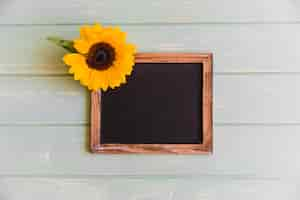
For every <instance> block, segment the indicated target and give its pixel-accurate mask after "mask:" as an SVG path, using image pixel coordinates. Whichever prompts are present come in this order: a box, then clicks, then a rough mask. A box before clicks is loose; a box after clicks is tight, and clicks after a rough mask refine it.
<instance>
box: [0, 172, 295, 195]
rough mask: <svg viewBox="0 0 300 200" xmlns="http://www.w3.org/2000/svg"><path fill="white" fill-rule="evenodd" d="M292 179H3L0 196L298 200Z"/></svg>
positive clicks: (0, 180)
mask: <svg viewBox="0 0 300 200" xmlns="http://www.w3.org/2000/svg"><path fill="white" fill-rule="evenodd" d="M298 186H299V185H298V183H297V182H296V181H293V180H288V181H280V180H263V179H262V180H261V179H258V180H249V179H241V178H240V179H232V178H226V177H219V178H214V177H213V178H210V177H202V178H200V179H198V180H195V179H190V178H175V179H174V178H168V179H157V178H156V179H155V178H153V179H124V178H104V179H100V180H97V179H89V178H63V179H59V178H29V179H28V178H27V179H26V178H25V179H24V178H4V179H3V178H2V179H0V197H1V199H4V200H19V199H44V200H52V199H57V200H64V199H73V200H82V199H101V200H119V199H124V200H132V199H136V200H144V199H156V200H182V199H189V200H199V199H209V200H218V199H222V200H232V199H243V200H253V199H273V200H281V199H289V200H297V199H298V194H297V191H298V189H299V188H298Z"/></svg>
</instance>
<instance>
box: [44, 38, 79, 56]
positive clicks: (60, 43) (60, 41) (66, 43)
mask: <svg viewBox="0 0 300 200" xmlns="http://www.w3.org/2000/svg"><path fill="white" fill-rule="evenodd" d="M47 40H48V41H50V42H53V43H54V44H56V45H58V46H60V47H62V48H64V49H66V50H67V51H69V52H71V53H76V52H77V51H76V49H75V48H74V46H73V44H74V43H73V41H72V40H64V39H62V38H60V37H47Z"/></svg>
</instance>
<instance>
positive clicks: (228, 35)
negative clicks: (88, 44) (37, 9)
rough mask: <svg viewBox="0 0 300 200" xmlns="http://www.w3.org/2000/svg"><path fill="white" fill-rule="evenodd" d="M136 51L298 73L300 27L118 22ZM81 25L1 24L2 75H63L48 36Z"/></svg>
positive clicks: (236, 68) (228, 68)
mask: <svg viewBox="0 0 300 200" xmlns="http://www.w3.org/2000/svg"><path fill="white" fill-rule="evenodd" d="M122 28H123V29H124V30H125V31H127V32H128V37H129V38H128V40H129V41H131V42H133V43H135V44H136V45H137V46H138V51H140V52H149V51H154V52H167V51H171V52H213V53H214V71H215V72H221V73H224V72H225V73H227V72H229V73H248V72H249V73H253V72H254V73H255V72H275V73H277V72H300V70H299V69H300V68H299V65H300V56H299V55H298V52H300V37H299V35H300V26H299V25H295V24H281V25H274V24H272V25H249V24H244V25H237V24H236V25H224V24H205V25H178V26H163V25H161V26H156V25H153V26H146V25H141V26H140V25H138V26H126V25H124V26H122ZM78 29H79V26H20V27H15V26H12V27H10V26H9V27H5V26H2V27H1V26H0V44H1V45H0V75H1V74H42V75H45V74H66V72H67V68H66V67H64V65H63V63H62V61H61V59H62V56H63V55H64V53H65V51H64V50H62V49H61V48H59V47H56V46H55V45H53V44H51V43H49V42H48V41H46V40H45V38H46V37H47V36H48V35H61V36H62V37H65V38H70V39H73V38H75V37H78Z"/></svg>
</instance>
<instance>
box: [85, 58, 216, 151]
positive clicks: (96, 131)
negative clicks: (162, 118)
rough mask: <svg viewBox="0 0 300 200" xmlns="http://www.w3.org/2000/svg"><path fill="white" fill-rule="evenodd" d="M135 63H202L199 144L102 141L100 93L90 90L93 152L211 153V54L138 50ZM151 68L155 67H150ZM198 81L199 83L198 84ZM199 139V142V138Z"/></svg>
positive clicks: (91, 144)
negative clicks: (140, 51)
mask: <svg viewBox="0 0 300 200" xmlns="http://www.w3.org/2000/svg"><path fill="white" fill-rule="evenodd" d="M135 63H199V67H200V63H202V65H203V77H202V78H201V80H203V83H202V84H201V85H203V87H202V88H201V89H202V102H203V104H202V105H200V106H201V107H202V111H203V113H202V118H203V121H202V122H199V123H201V124H203V129H202V130H201V133H199V134H203V135H202V136H201V138H203V142H202V143H200V144H102V143H101V141H100V134H101V124H100V123H101V120H100V116H101V92H100V91H96V92H92V94H91V96H92V98H91V100H92V102H91V105H92V107H91V136H90V138H91V141H90V147H91V151H92V152H93V153H110V154H121V153H122V154H129V153H135V154H137V153H141V154H150V153H151V154H153V153H158V154H162V153H165V154H166V153H168V154H207V153H210V152H212V142H213V141H212V123H213V122H212V54H210V53H208V54H200V53H138V54H136V55H135ZM154 67H155V66H154ZM199 84H200V83H199ZM199 142H200V141H199Z"/></svg>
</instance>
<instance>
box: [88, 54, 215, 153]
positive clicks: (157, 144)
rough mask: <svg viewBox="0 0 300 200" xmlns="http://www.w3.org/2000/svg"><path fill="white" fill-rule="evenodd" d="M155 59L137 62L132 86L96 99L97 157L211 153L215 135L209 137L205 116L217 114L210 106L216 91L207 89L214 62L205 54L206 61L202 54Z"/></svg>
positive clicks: (162, 55) (153, 56) (143, 55)
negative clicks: (98, 154) (106, 155)
mask: <svg viewBox="0 0 300 200" xmlns="http://www.w3.org/2000/svg"><path fill="white" fill-rule="evenodd" d="M155 55H156V56H155ZM155 55H153V54H146V55H145V54H142V55H140V57H138V56H137V58H136V63H135V66H134V70H133V72H132V74H131V75H130V76H129V77H127V83H126V84H123V85H122V86H121V87H119V88H117V89H113V90H108V91H106V92H102V93H101V92H97V93H96V94H95V95H96V96H97V98H96V99H94V101H92V105H95V104H97V105H98V106H97V108H95V107H93V106H92V110H93V109H94V112H93V111H92V113H94V115H95V112H96V113H98V117H96V118H97V119H96V122H94V124H93V123H92V130H95V127H94V129H93V125H95V123H96V124H97V127H98V128H97V130H96V131H94V132H96V133H94V134H92V137H91V138H92V140H93V141H92V145H94V146H92V150H93V152H100V153H159V152H163V153H199V152H204V151H205V150H207V151H210V149H211V128H210V129H209V130H208V131H210V133H205V131H206V129H207V124H211V114H210V115H205V114H204V111H206V112H207V111H209V110H211V108H207V107H209V106H210V107H211V102H210V103H209V104H207V105H205V102H204V101H206V100H205V99H206V98H204V97H207V95H208V94H211V92H209V93H208V92H207V91H206V90H205V89H209V87H210V89H211V85H207V84H208V82H211V79H210V80H206V81H205V79H207V78H208V77H209V76H210V75H211V73H207V72H208V71H210V72H211V70H208V69H206V68H207V67H208V66H209V65H208V64H209V62H206V61H205V62H204V59H203V55H202V54H201V56H200V57H201V59H199V58H200V57H199V54H189V56H186V54H172V55H170V54H166V55H164V54H155ZM184 55H185V56H184ZM191 55H192V56H191ZM147 56H148V57H147ZM150 58H151V59H150ZM155 58H156V59H155ZM196 58H197V59H196ZM207 58H210V57H209V56H207ZM181 59H182V60H181ZM139 60H140V62H139ZM196 61H198V62H196ZM210 67H211V66H210ZM209 69H210V68H209ZM210 101H211V99H210ZM95 109H97V110H95ZM207 116H208V118H209V119H207ZM92 118H93V114H92ZM204 118H205V119H204ZM93 121H95V120H94V119H92V122H93ZM207 121H208V122H207ZM205 128H206V129H205ZM207 137H210V138H207ZM208 142H209V144H208ZM95 145H96V146H95Z"/></svg>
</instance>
